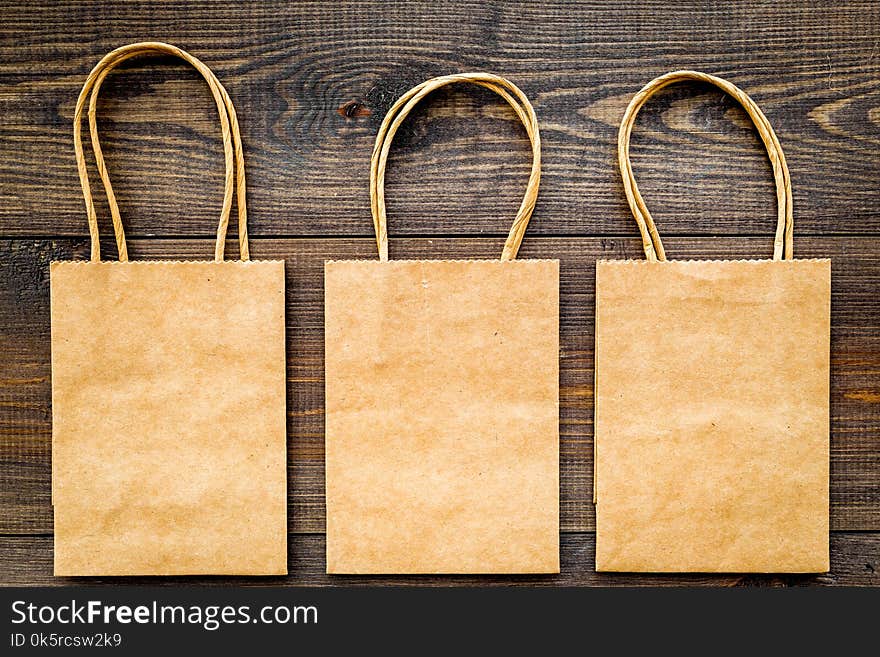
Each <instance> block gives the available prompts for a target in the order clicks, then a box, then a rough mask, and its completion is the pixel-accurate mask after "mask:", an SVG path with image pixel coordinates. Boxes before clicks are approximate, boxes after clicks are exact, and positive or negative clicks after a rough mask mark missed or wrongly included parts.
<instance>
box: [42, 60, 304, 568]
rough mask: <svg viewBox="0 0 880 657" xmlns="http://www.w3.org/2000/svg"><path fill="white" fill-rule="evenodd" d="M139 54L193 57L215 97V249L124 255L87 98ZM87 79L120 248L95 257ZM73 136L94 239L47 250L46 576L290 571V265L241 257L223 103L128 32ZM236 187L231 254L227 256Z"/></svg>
mask: <svg viewBox="0 0 880 657" xmlns="http://www.w3.org/2000/svg"><path fill="white" fill-rule="evenodd" d="M144 54H165V55H175V56H177V57H180V58H182V59H184V60H186V61H187V62H189V63H190V64H192V65H193V66H195V67H196V68H197V69H198V70H199V72H200V73H201V74H202V75H203V76H204V77H205V79H206V80H207V82H208V86H209V87H210V90H211V93H212V94H213V96H214V99H215V101H216V103H217V108H218V110H219V111H220V121H221V126H222V132H223V147H224V150H225V159H226V178H225V192H224V197H223V210H222V212H221V218H220V225H219V228H218V230H217V241H216V247H215V258H214V261H213V262H211V261H204V262H202V261H199V262H171V261H152V262H150V261H142V262H129V261H128V252H127V249H126V243H125V235H124V232H123V229H122V222H121V220H120V217H119V210H118V208H117V204H116V199H115V197H114V195H113V190H112V187H111V185H110V179H109V177H108V175H107V171H106V169H105V166H104V159H103V156H102V153H101V149H100V144H99V141H98V135H97V128H96V117H95V109H96V101H97V96H98V92H99V90H100V87H101V83H102V82H103V80H104V78H105V77H106V76H107V74H108V73H109V72H110V71H111V70H112V69H113V68H114V67H115V66H117V65H118V64H119V63H121V62H123V61H125V60H127V59H130V58H132V57H135V56H139V55H144ZM89 92H91V99H90V103H89V124H90V129H91V136H92V144H93V147H94V151H95V159H96V161H97V165H98V171H99V173H100V175H101V179H102V181H103V183H104V187H105V189H106V191H107V197H108V201H109V204H110V209H111V212H112V217H113V226H114V230H115V233H116V242H117V245H118V248H119V261H118V262H108V261H102V260H101V255H100V243H99V236H98V224H97V219H96V215H95V207H94V203H93V201H92V196H91V192H90V188H89V180H88V173H87V171H86V163H85V158H84V156H83V148H82V140H81V129H80V122H81V118H82V111H83V108H84V105H85V101H86V99H87V98H88V97H89ZM74 141H75V146H76V157H77V165H78V167H79V175H80V179H81V181H82V187H83V194H84V196H85V200H86V208H87V211H88V221H89V233H90V235H91V241H92V250H91V261H90V262H54V263H52V264H51V315H52V415H53V421H52V437H53V446H52V466H53V505H54V513H55V574H56V575H171V574H175V575H184V574H249V575H257V574H283V573H286V572H287V543H286V541H287V539H286V536H287V508H286V504H287V490H286V446H285V443H286V437H285V430H286V422H285V415H286V412H285V353H284V339H285V336H284V263H283V262H282V261H278V262H268V261H265V262H254V261H251V260H250V258H249V254H248V240H247V230H246V227H247V224H246V222H247V215H246V209H245V181H244V164H243V159H242V149H241V139H240V136H239V131H238V122H237V120H236V116H235V110H234V108H233V106H232V102H231V101H230V99H229V96H228V95H227V93H226V90H225V89H224V88H223V87H222V86H221V85H220V83H219V82H218V81H217V79H216V78H215V77H214V75H213V74H212V73H211V71H210V70H209V69H208V68H207V67H206V66H205V65H204V64H203V63H201V62H200V61H199V60H197V59H196V58H194V57H192V56H191V55H189V54H188V53H186V52H184V51H182V50H180V49H178V48H175V47H173V46H169V45H167V44H161V43H144V44H133V45H130V46H125V47H122V48H119V49H117V50H114V51H113V52H111V53H110V54H108V55H107V56H106V57H104V59H102V60H101V62H100V63H99V64H98V65H97V66H96V67H95V69H94V70H93V71H92V72H91V73H90V74H89V76H88V79H87V80H86V83H85V86H84V87H83V90H82V93H81V94H80V97H79V101H78V102H77V106H76V112H75V115H74ZM234 169H235V171H234ZM236 177H237V184H235V185H234V179H235V178H236ZM234 186H235V187H236V196H237V205H238V218H239V225H238V231H239V235H238V237H239V247H240V255H241V260H240V261H238V262H230V261H224V259H223V251H224V245H225V239H226V229H227V224H228V221H229V213H230V208H231V206H232V196H233V187H234Z"/></svg>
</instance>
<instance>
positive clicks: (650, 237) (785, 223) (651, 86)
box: [617, 71, 794, 260]
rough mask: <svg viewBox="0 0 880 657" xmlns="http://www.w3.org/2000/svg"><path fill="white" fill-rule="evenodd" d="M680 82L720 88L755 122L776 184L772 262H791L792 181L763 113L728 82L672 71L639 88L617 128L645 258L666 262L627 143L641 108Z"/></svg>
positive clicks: (619, 153) (622, 170) (625, 184)
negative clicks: (633, 167) (658, 94)
mask: <svg viewBox="0 0 880 657" xmlns="http://www.w3.org/2000/svg"><path fill="white" fill-rule="evenodd" d="M682 80H698V81H700V82H708V83H709V84H713V85H715V86H716V87H719V88H720V89H722V90H723V91H726V92H727V93H729V94H730V95H731V96H733V97H734V98H735V99H736V100H737V101H738V102H739V104H740V105H742V106H743V109H745V111H746V112H747V113H748V115H749V116H750V117H751V118H752V121H754V123H755V126H756V127H757V129H758V134H759V135H760V136H761V140H762V141H763V142H764V146H765V147H766V148H767V154H768V155H769V156H770V163H771V164H772V165H773V178H774V180H775V182H776V202H777V207H778V211H777V223H776V238H775V240H774V243H773V259H774V260H781V259H783V257H784V259H785V260H791V259H793V258H794V254H793V243H792V232H793V228H794V218H793V214H792V197H791V178H790V177H789V174H788V165H786V163H785V155H784V154H783V152H782V146H781V145H780V143H779V139H778V138H777V137H776V133H775V132H773V128H772V127H771V126H770V122H769V121H768V120H767V117H766V116H764V113H763V112H762V111H761V110H760V109H759V108H758V106H757V105H756V104H755V102H754V101H753V100H752V99H751V98H749V96H748V95H746V93H745V92H744V91H742V90H741V89H739V88H738V87H736V86H735V85H733V84H731V83H730V82H728V81H727V80H722V79H721V78H717V77H715V76H713V75H708V74H706V73H698V72H697V71H674V72H672V73H667V74H666V75H661V76H660V77H659V78H655V79H654V80H651V82H649V83H648V84H646V85H645V86H644V87H642V89H641V91H639V92H638V93H637V94H636V95H635V96H633V99H632V100H631V101H630V103H629V106H628V107H627V108H626V112H624V115H623V120H622V122H621V124H620V132H619V133H618V137H617V158H618V161H619V163H620V174H621V176H622V177H623V189H624V192H625V193H626V200H627V201H628V202H629V207H630V209H631V210H632V213H633V216H634V217H635V219H636V223H637V224H638V225H639V232H640V233H641V235H642V246H643V247H644V249H645V255H646V256H647V258H648V260H666V253H665V251H664V250H663V243H662V242H661V241H660V234H659V233H658V232H657V226H656V225H655V224H654V219H653V218H652V217H651V213H650V212H648V208H647V207H646V206H645V200H644V199H643V198H642V195H641V193H640V192H639V187H638V185H636V180H635V178H634V177H633V172H632V165H631V164H630V160H629V140H630V135H631V134H632V128H633V123H634V122H635V119H636V115H637V114H638V112H639V110H640V109H641V108H642V105H644V104H645V102H647V100H648V99H649V98H650V97H651V96H653V95H654V94H655V93H656V92H658V91H660V90H661V89H663V88H664V87H668V86H669V85H671V84H674V83H676V82H681V81H682Z"/></svg>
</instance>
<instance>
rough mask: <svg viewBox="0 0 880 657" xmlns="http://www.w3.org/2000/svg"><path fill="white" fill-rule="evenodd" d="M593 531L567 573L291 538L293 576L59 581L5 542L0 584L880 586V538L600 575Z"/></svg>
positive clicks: (573, 540) (31, 550)
mask: <svg viewBox="0 0 880 657" xmlns="http://www.w3.org/2000/svg"><path fill="white" fill-rule="evenodd" d="M594 546H595V537H594V535H593V534H592V533H578V534H563V535H562V536H561V538H560V555H561V559H562V572H561V573H560V574H559V575H517V576H509V577H499V576H495V575H472V576H461V575H453V576H443V577H437V576H430V575H424V576H412V575H411V576H406V577H388V576H349V575H327V574H326V573H325V572H324V536H323V535H322V534H295V535H291V536H290V547H289V551H290V556H289V561H288V569H289V571H290V574H289V575H288V576H287V577H277V578H276V577H229V578H227V577H220V578H218V577H124V578H112V577H103V578H94V577H89V578H83V577H79V578H67V577H53V576H52V538H51V537H50V536H0V582H2V583H3V584H6V585H38V586H63V585H66V584H86V585H102V584H111V585H112V584H120V583H124V584H129V585H144V586H175V585H201V586H225V585H228V584H232V585H238V586H304V585H307V586H432V585H433V586H636V585H638V586H748V585H751V586H808V585H817V584H818V585H825V586H880V572H878V571H880V558H878V555H880V535H878V534H875V533H837V534H832V535H831V555H832V557H831V572H829V573H827V574H825V575H754V574H752V575H747V574H746V575H744V574H728V575H712V574H682V575H666V574H654V575H652V574H646V575H645V574H639V575H635V574H621V573H597V572H596V571H595V569H594V567H593V560H594Z"/></svg>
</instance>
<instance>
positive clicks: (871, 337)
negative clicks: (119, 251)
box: [0, 237, 880, 534]
mask: <svg viewBox="0 0 880 657" xmlns="http://www.w3.org/2000/svg"><path fill="white" fill-rule="evenodd" d="M502 241H503V240H502V239H488V238H487V239H474V238H470V239H453V240H449V239H443V240H433V239H432V240H428V239H398V240H394V239H392V241H391V245H390V248H391V257H392V258H404V257H407V258H441V257H452V258H468V257H479V258H490V257H497V256H499V255H500V253H501V245H502ZM771 244H772V240H771V239H770V238H724V239H711V238H672V239H669V240H667V244H666V246H667V250H668V253H669V256H670V257H671V258H700V257H706V258H716V257H722V258H742V257H768V256H769V255H770V253H771V250H772V245H771ZM229 246H230V249H234V245H233V244H232V243H231V242H230V245H229ZM0 247H2V248H0V353H3V355H4V357H3V358H2V359H0V533H12V534H34V533H36V534H41V533H49V532H51V531H52V518H51V506H50V500H49V475H50V440H51V408H50V399H51V394H50V366H49V363H50V360H49V331H50V326H49V314H48V299H49V290H48V263H49V261H50V260H52V259H66V258H70V257H73V256H76V257H78V258H84V257H87V253H88V245H87V243H86V242H85V241H82V240H80V241H71V240H55V241H28V240H14V241H7V242H5V243H2V244H0ZM251 247H252V253H253V254H254V257H256V258H286V260H287V324H288V340H287V350H288V436H289V469H290V471H289V473H290V488H289V495H290V497H289V508H290V529H291V531H292V532H295V533H314V532H322V531H323V530H324V499H323V490H324V469H323V459H324V442H323V431H324V421H323V390H324V388H323V354H324V347H323V315H322V313H323V262H324V260H325V259H334V258H335V259H340V258H353V257H357V258H374V257H376V256H375V242H373V241H372V240H369V239H335V240H330V239H284V240H274V239H272V240H252V244H251ZM212 248H213V247H212V243H211V242H210V241H209V240H133V241H132V243H131V245H130V251H131V255H132V257H133V258H157V257H168V258H207V257H209V256H210V254H211V253H212ZM795 252H796V254H797V255H798V256H799V257H831V258H832V270H833V299H832V374H831V377H832V388H831V416H832V424H831V432H832V440H831V475H832V476H831V525H832V528H833V529H836V530H875V531H876V530H880V377H878V373H880V308H878V305H877V303H876V290H877V286H878V284H880V261H878V259H877V257H876V254H877V253H880V238H859V237H837V238H824V237H823V238H819V237H814V238H803V239H798V240H796V243H795ZM521 255H522V257H524V258H528V257H543V258H560V259H561V281H560V286H561V291H560V292H561V295H560V298H561V308H560V327H561V329H560V330H561V336H560V346H561V349H560V432H561V457H560V470H561V523H562V529H563V531H569V532H577V531H586V530H592V529H593V528H594V513H593V505H592V502H591V499H592V467H593V464H592V454H593V446H592V440H593V438H592V431H593V427H592V417H593V410H592V391H593V339H594V338H593V317H594V285H595V274H594V263H595V260H596V259H597V258H599V257H602V258H622V257H628V258H640V257H643V256H642V254H641V252H640V246H639V243H638V241H637V240H635V239H632V238H627V239H620V238H527V239H526V240H525V242H524V244H523V249H522V252H521Z"/></svg>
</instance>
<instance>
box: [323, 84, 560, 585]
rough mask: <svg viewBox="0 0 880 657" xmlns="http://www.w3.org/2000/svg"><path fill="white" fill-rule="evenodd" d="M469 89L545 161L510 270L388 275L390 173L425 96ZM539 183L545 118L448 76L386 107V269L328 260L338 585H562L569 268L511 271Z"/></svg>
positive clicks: (379, 222)
mask: <svg viewBox="0 0 880 657" xmlns="http://www.w3.org/2000/svg"><path fill="white" fill-rule="evenodd" d="M454 82H473V83H476V84H478V85H481V86H483V87H486V88H488V89H491V90H493V91H495V92H497V93H498V94H500V95H501V96H502V97H504V98H505V100H507V102H508V103H510V105H511V106H512V107H513V108H514V110H515V111H516V113H517V115H518V116H519V118H520V119H521V120H522V121H523V123H524V124H525V125H526V128H527V131H528V134H529V137H530V139H531V143H532V147H533V150H534V161H533V165H532V171H531V178H530V180H529V185H528V191H527V193H526V198H525V200H524V201H523V203H522V205H521V206H520V210H519V213H518V215H517V218H516V221H515V223H514V226H513V229H512V230H511V232H510V235H509V237H508V238H507V242H506V244H505V247H504V252H503V254H502V257H501V260H500V261H442V260H418V261H413V260H409V261H391V262H389V261H388V237H387V233H386V216H385V202H384V169H385V162H386V158H387V157H388V151H389V148H390V146H391V140H392V138H393V136H394V134H395V132H396V130H397V128H398V126H399V125H400V123H401V122H402V121H403V119H404V118H405V117H406V115H407V114H409V112H410V110H411V109H412V108H413V107H414V106H415V105H416V104H417V103H418V102H419V100H421V99H422V98H423V97H424V96H425V95H427V94H428V93H430V92H431V91H432V90H434V89H437V88H439V87H442V86H444V85H447V84H450V83H454ZM539 180H540V137H539V133H538V126H537V120H536V118H535V115H534V110H533V109H532V107H531V105H530V104H529V102H528V99H527V98H526V97H525V96H524V95H523V93H522V92H521V91H520V90H519V89H517V88H516V87H515V86H514V85H512V84H511V83H510V82H508V81H506V80H504V79H503V78H499V77H497V76H493V75H488V74H465V75H453V76H446V77H442V78H435V79H433V80H429V81H427V82H425V83H423V84H422V85H419V86H418V87H415V88H414V89H412V90H411V91H409V92H408V93H407V94H405V95H404V96H403V97H402V98H400V99H399V100H398V101H397V102H396V103H395V105H394V106H393V107H392V108H391V110H390V111H389V113H388V116H386V118H385V120H384V122H383V124H382V127H381V128H380V131H379V136H378V138H377V141H376V147H375V149H374V152H373V161H372V175H371V197H372V209H373V218H374V224H375V228H376V235H377V241H378V246H379V260H378V261H350V262H327V263H326V265H325V270H324V281H325V291H324V292H325V322H326V326H325V330H326V336H325V344H326V415H327V416H326V471H327V572H328V573H351V574H364V573H555V572H559V447H558V445H559V425H558V416H559V405H558V398H559V369H558V368H559V365H558V362H559V360H558V359H559V263H558V261H556V260H515V259H514V258H515V256H516V253H517V250H518V248H519V245H520V242H521V241H522V237H523V234H524V232H525V229H526V225H527V223H528V220H529V217H530V215H531V213H532V210H533V208H534V204H535V199H536V197H537V193H538V184H539Z"/></svg>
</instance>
